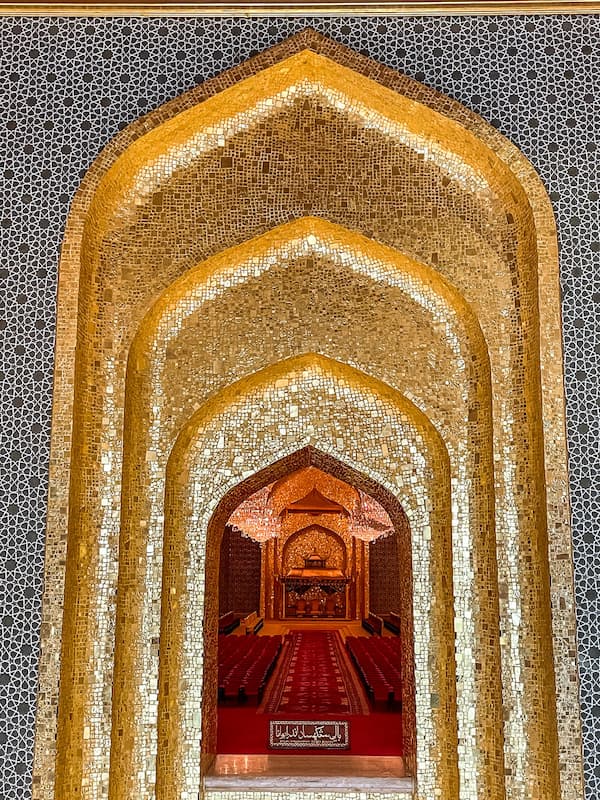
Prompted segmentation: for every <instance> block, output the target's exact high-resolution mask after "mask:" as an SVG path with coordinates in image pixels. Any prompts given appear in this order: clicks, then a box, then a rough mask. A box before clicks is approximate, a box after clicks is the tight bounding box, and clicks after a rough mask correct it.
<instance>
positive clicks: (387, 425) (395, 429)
mask: <svg viewBox="0 0 600 800" xmlns="http://www.w3.org/2000/svg"><path fill="white" fill-rule="evenodd" d="M369 439H373V440H376V441H377V442H378V446H376V447H367V446H365V445H366V443H367V442H368V441H369ZM247 441H252V442H254V447H252V448H247V449H245V450H244V449H243V443H244V442H247ZM308 446H312V447H315V448H317V449H318V450H320V451H322V452H324V453H326V454H329V455H332V456H334V457H335V458H336V459H337V460H339V461H342V463H346V464H348V466H349V467H351V468H354V469H355V470H356V471H357V472H359V473H363V474H365V475H367V476H368V477H369V478H370V479H371V480H373V481H375V482H377V483H379V484H381V485H382V486H383V487H384V488H385V489H387V491H388V492H390V493H391V494H392V496H394V497H396V499H397V500H398V501H399V503H400V505H401V506H402V508H403V509H404V511H405V512H406V515H407V517H408V520H409V523H410V528H411V547H412V558H411V561H412V575H413V586H414V590H413V591H414V600H413V609H412V617H413V626H414V634H413V635H414V641H415V646H414V650H415V663H414V673H415V691H416V697H415V701H414V702H415V707H416V715H415V716H416V726H415V731H416V753H414V754H413V753H409V754H408V757H409V758H408V760H409V762H411V761H412V763H413V767H414V763H415V760H416V783H417V791H416V793H415V797H418V798H419V800H421V798H423V800H425V798H430V797H435V796H441V797H447V798H456V797H458V769H457V766H458V751H457V743H458V737H457V727H456V723H455V720H456V701H455V694H456V686H455V670H454V647H453V638H454V637H453V624H452V618H453V612H452V598H451V592H450V591H449V589H450V586H451V585H452V568H451V555H450V554H451V513H452V512H451V497H450V471H449V468H448V467H449V464H448V455H447V452H446V449H445V447H444V444H443V442H442V440H441V438H440V436H439V434H438V433H437V431H436V430H435V428H434V427H433V426H432V425H431V423H430V422H429V421H428V420H427V418H426V417H425V416H424V415H423V414H422V413H421V412H419V411H418V409H417V408H416V407H415V406H414V405H413V404H412V403H410V402H409V401H407V400H406V399H405V398H403V397H402V396H401V395H400V394H399V393H398V392H396V391H394V390H393V389H390V388H389V387H387V386H386V385H385V384H381V383H380V382H378V381H375V380H374V379H372V378H369V377H368V376H366V375H364V374H363V373H360V372H358V371H357V370H355V369H353V368H351V367H347V366H345V365H342V364H340V363H339V362H335V361H331V360H330V359H327V358H324V357H323V356H318V355H306V356H300V357H298V358H294V359H290V360H288V361H284V362H281V363H280V364H275V365H273V366H271V367H268V368H267V369H265V370H263V371H261V372H258V373H256V374H255V375H252V376H251V377H249V378H245V379H243V380H242V381H240V382H238V383H235V384H233V385H232V386H230V387H228V388H227V389H224V390H223V392H221V393H219V394H217V395H216V396H214V397H213V398H211V400H209V401H208V402H207V403H206V404H205V405H204V406H203V407H202V408H201V409H200V410H199V411H198V412H196V414H195V415H194V416H192V418H191V419H190V420H189V422H188V423H187V424H186V425H185V427H184V428H183V430H182V432H181V434H180V435H179V437H178V439H177V442H176V444H175V446H174V448H173V451H172V453H171V456H170V458H169V466H168V468H167V488H166V503H165V543H164V553H165V559H164V563H165V566H164V575H163V587H162V626H161V645H160V646H161V659H160V685H159V729H158V738H159V741H160V743H161V744H160V749H159V755H158V760H157V765H158V768H157V797H158V798H160V800H167V799H168V800H174V798H179V797H195V796H196V795H197V794H198V792H199V791H200V788H201V775H200V759H199V758H198V753H199V752H200V750H201V749H202V752H203V753H204V754H205V755H206V756H210V754H211V753H214V746H215V741H216V702H217V701H216V698H217V686H216V682H215V681H216V674H217V673H216V670H215V666H216V662H215V659H216V635H217V627H218V626H217V614H218V611H217V606H218V558H217V559H215V558H210V554H211V553H219V544H220V537H221V536H222V532H223V526H222V525H220V526H212V527H210V526H209V523H210V520H211V518H212V516H213V513H214V511H215V509H216V508H217V506H218V504H219V502H220V501H221V499H222V498H223V496H224V495H226V494H227V493H228V492H230V491H231V490H232V489H233V488H234V487H235V486H236V485H237V484H238V483H240V482H241V481H243V479H244V478H245V477H247V476H248V475H251V474H253V473H256V472H260V471H262V470H264V469H265V468H267V467H268V466H269V465H270V464H271V463H273V462H275V461H277V460H278V459H280V458H281V457H285V456H288V455H290V454H291V453H294V452H295V451H297V450H300V449H301V448H303V447H308ZM205 628H206V631H205ZM205 636H206V640H207V648H206V652H205V651H204V647H203V643H204V640H205ZM200 676H202V679H203V680H200V679H199V678H200ZM167 687H168V690H167ZM199 708H202V709H203V714H202V719H200V718H199V715H198V709H199ZM411 716H412V714H411ZM450 720H453V721H454V722H452V723H451V724H450V723H449V721H450ZM202 734H203V735H204V736H205V737H206V738H207V739H208V743H207V744H206V743H204V742H203V743H202V744H201V738H202ZM411 738H412V737H411ZM409 741H410V739H409ZM205 763H209V760H208V759H207V760H206V762H205ZM124 779H126V776H125V775H122V774H118V777H117V784H118V786H119V787H121V786H122V782H123V780H124ZM115 796H119V793H118V791H117V792H116V793H115Z"/></svg>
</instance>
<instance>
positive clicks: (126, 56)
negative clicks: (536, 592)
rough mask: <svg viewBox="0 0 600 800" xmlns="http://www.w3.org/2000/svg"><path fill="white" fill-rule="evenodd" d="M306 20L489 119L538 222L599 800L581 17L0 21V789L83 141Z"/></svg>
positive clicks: (89, 152) (26, 638) (592, 277)
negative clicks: (555, 304)
mask: <svg viewBox="0 0 600 800" xmlns="http://www.w3.org/2000/svg"><path fill="white" fill-rule="evenodd" d="M307 25H311V26H312V27H314V28H316V29H317V30H319V31H321V32H322V33H324V34H326V35H327V36H329V37H331V38H333V39H335V40H337V41H340V42H342V43H343V44H346V45H348V46H349V47H351V48H353V49H355V50H358V51H359V52H362V53H364V54H365V55H368V56H370V57H371V58H373V59H375V60H376V61H380V62H382V63H384V64H386V65H387V66H389V67H392V68H393V69H396V70H399V71H401V72H404V73H405V74H407V75H409V76H410V77H412V78H415V79H416V80H418V81H421V82H423V83H425V84H427V85H429V86H432V87H434V88H436V89H439V90H440V91H441V92H443V93H444V94H446V95H449V96H451V97H453V98H455V99H457V100H459V101H460V102H462V103H464V104H465V105H466V106H468V107H469V108H471V109H472V110H473V111H475V112H477V113H478V114H480V115H481V116H482V117H483V118H485V119H487V120H488V121H490V122H491V123H492V124H493V125H495V126H496V127H497V128H498V129H499V130H500V131H501V132H502V133H503V134H504V135H505V136H507V137H508V138H509V139H510V140H512V142H513V143H514V144H515V145H516V146H517V147H519V148H520V150H521V151H522V152H523V153H524V154H525V156H527V157H528V158H529V159H530V160H531V162H532V163H533V165H534V166H535V167H536V169H537V170H538V172H539V174H540V175H541V178H542V180H543V182H544V183H545V185H546V187H547V189H548V191H549V193H550V197H551V199H552V201H553V203H554V209H555V213H556V216H557V221H558V231H559V241H560V245H561V257H560V268H561V283H562V289H563V319H564V339H565V360H566V364H565V368H566V390H567V425H568V438H569V450H570V475H571V496H572V509H573V536H574V547H575V586H576V597H577V604H578V636H579V664H580V673H581V691H582V714H583V734H584V747H585V767H586V788H587V794H586V796H587V799H588V800H596V798H600V522H599V521H600V500H599V486H600V455H599V454H600V430H599V426H600V389H599V387H600V185H599V183H598V181H599V179H598V176H599V175H600V163H599V162H600V141H599V140H598V130H599V129H600V124H599V121H600V108H599V104H600V51H599V49H598V46H597V42H598V41H599V40H600V17H597V16H577V17H575V16H562V15H560V16H558V15H557V16H541V17H533V16H531V17H524V16H516V17H512V16H511V17H419V18H417V17H410V18H409V17H393V18H392V17H389V18H384V17H381V18H372V17H371V18H360V17H352V18H339V17H338V18H257V19H231V18H155V19H144V18H134V19H125V18H112V19H103V18H91V19H68V18H62V19H41V18H1V19H0V60H1V74H2V79H3V80H2V86H3V89H4V97H3V99H2V102H1V103H0V131H1V132H2V138H3V140H4V142H5V148H6V149H5V153H4V154H3V157H2V159H1V162H2V166H1V169H2V170H3V174H2V176H1V178H2V180H1V181H0V191H2V193H3V195H4V196H3V201H4V202H3V204H2V205H3V209H2V212H1V214H0V234H1V235H0V336H1V342H2V367H1V371H0V382H1V383H0V413H1V419H0V430H1V434H0V473H1V474H0V481H1V484H0V597H1V602H0V606H1V608H0V625H1V626H2V630H1V633H2V635H1V637H0V642H1V643H0V664H1V666H0V797H2V798H6V800H21V799H23V800H26V798H28V797H29V796H30V782H31V765H32V746H33V721H34V713H35V708H34V699H35V692H36V680H37V678H36V673H37V657H38V645H39V633H40V631H39V625H40V599H41V592H42V577H43V553H44V529H45V508H46V493H47V468H48V452H49V440H50V407H51V395H50V393H51V386H52V362H53V346H54V319H55V292H56V269H57V262H58V253H59V248H60V242H61V239H62V233H63V227H64V222H65V219H66V215H67V211H68V207H69V202H70V199H71V197H72V196H73V193H74V192H75V190H76V188H77V186H78V185H79V182H80V181H81V178H82V176H83V174H84V173H85V171H86V169H87V168H88V166H89V165H90V164H91V162H92V161H93V160H94V159H95V157H96V156H97V155H98V153H99V152H100V150H101V149H102V147H103V146H104V145H105V144H106V143H108V141H109V140H110V139H111V138H112V137H113V136H114V135H115V134H116V133H117V132H118V131H119V130H120V129H121V128H123V127H125V126H126V125H127V124H129V123H130V122H132V121H133V120H135V119H136V118H138V117H139V116H141V115H143V114H144V113H146V112H148V111H150V110H152V109H154V108H156V107H157V106H159V105H161V104H162V103H164V102H165V101H167V100H169V99H171V98H173V97H175V96H177V95H178V94H180V93H181V92H183V91H185V90H187V89H189V88H191V87H192V86H194V85H196V84H197V83H199V82H201V81H203V80H205V79H207V78H209V77H212V76H214V75H216V74H218V73H219V72H222V71H223V70H225V69H227V68H228V67H231V66H233V65H235V64H238V63H240V62H241V61H243V60H245V59H247V58H248V57H250V56H251V55H253V54H254V53H256V52H257V51H259V50H263V49H264V48H266V47H268V46H270V45H272V44H275V43H277V42H279V41H281V40H282V39H285V38H287V37H288V36H290V35H292V34H293V33H296V32H297V31H299V30H301V29H302V28H304V27H306V26H307Z"/></svg>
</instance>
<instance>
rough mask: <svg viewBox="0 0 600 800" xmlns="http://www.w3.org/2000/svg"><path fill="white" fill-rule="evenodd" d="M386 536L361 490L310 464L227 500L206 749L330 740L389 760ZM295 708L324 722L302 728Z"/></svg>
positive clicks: (390, 639)
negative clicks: (213, 732) (211, 732)
mask: <svg viewBox="0 0 600 800" xmlns="http://www.w3.org/2000/svg"><path fill="white" fill-rule="evenodd" d="M399 520H400V524H402V520H403V518H402V517H399ZM397 538H398V537H397V533H396V530H395V527H394V524H393V523H392V520H391V519H390V516H389V515H388V513H387V511H386V510H385V508H384V507H383V506H382V505H381V504H380V503H379V502H378V501H377V500H376V499H375V498H374V497H372V496H370V495H369V494H367V493H365V492H364V491H362V489H360V488H357V487H355V486H353V485H351V484H350V483H347V482H346V481H344V480H341V479H339V478H337V477H335V476H333V475H331V474H329V473H327V472H325V471H324V470H322V469H319V468H318V467H315V466H307V467H303V468H301V469H297V470H295V471H292V472H290V473H288V474H286V475H284V476H283V477H282V478H280V479H279V480H277V481H274V482H272V483H270V484H268V485H266V486H264V487H263V488H262V489H259V490H258V491H256V492H254V493H252V494H251V495H250V496H249V497H248V498H247V499H246V500H244V501H242V502H241V503H240V504H239V505H238V506H237V508H235V510H234V511H233V513H232V514H231V516H230V517H229V520H228V522H227V525H226V526H225V529H224V532H223V538H222V540H221V552H220V567H219V644H218V727H217V751H218V752H219V753H223V754H226V753H229V754H238V753H246V754H257V753H264V754H267V753H269V752H270V751H271V750H272V749H273V748H280V749H284V750H285V752H287V753H288V754H289V755H293V754H302V753H305V754H306V753H310V754H324V753H328V752H329V753H330V752H331V751H332V750H334V752H337V753H338V754H345V755H350V756H352V755H381V756H396V757H398V765H397V766H398V767H399V768H401V761H400V758H399V757H400V756H401V755H402V658H401V653H402V637H401V627H402V626H401V615H402V603H401V597H400V594H401V587H402V585H403V582H402V580H401V576H400V571H401V566H400V563H401V562H400V561H399V553H398V540H397ZM307 715H308V717H309V718H310V719H312V720H318V721H319V722H320V723H321V724H323V725H326V723H327V722H329V723H330V724H329V726H325V727H323V728H322V730H320V731H315V728H314V725H312V724H311V727H310V729H308V728H307V726H306V724H305V723H303V720H305V719H306V717H307ZM296 721H298V723H299V725H298V723H297V724H294V723H295V722H296ZM343 723H346V724H345V725H343ZM324 748H325V749H324Z"/></svg>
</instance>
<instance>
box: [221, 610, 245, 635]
mask: <svg viewBox="0 0 600 800" xmlns="http://www.w3.org/2000/svg"><path fill="white" fill-rule="evenodd" d="M239 624H240V615H239V614H235V613H234V612H233V611H228V612H227V614H223V616H222V617H219V633H221V634H227V633H231V631H234V630H235V629H236V628H237V627H238V626H239Z"/></svg>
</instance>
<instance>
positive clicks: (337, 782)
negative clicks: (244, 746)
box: [204, 755, 413, 795]
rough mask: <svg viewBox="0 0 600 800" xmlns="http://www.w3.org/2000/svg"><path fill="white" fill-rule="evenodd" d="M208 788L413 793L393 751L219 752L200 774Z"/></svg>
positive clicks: (209, 789) (399, 759)
mask: <svg viewBox="0 0 600 800" xmlns="http://www.w3.org/2000/svg"><path fill="white" fill-rule="evenodd" d="M204 789H205V791H207V792H211V791H218V792H222V791H248V790H250V791H252V790H254V791H261V790H262V791H276V792H281V791H283V792H285V791H290V790H296V791H298V790H300V791H303V790H304V791H312V792H315V790H317V791H320V792H326V791H345V792H349V791H361V792H365V791H370V792H381V793H386V794H388V793H394V794H405V795H412V793H413V780H412V778H410V777H408V776H406V775H405V772H404V763H403V760H402V758H400V757H397V756H339V755H323V756H314V755H311V756H301V755H294V756H289V755H272V756H271V755H218V756H217V757H216V758H215V761H214V763H213V765H212V767H211V768H210V770H209V772H208V773H207V775H206V776H205V778H204Z"/></svg>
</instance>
